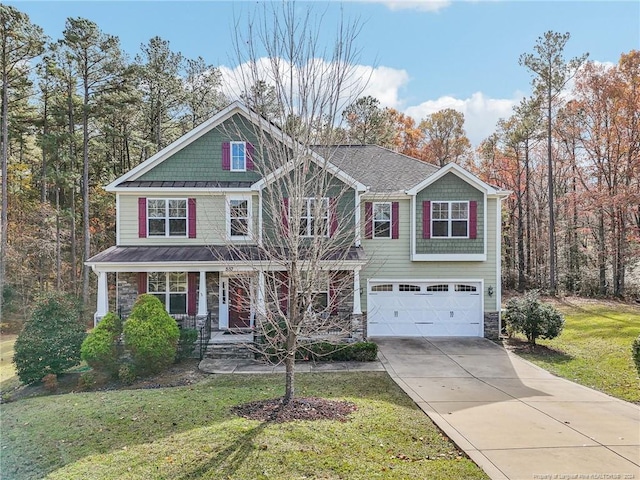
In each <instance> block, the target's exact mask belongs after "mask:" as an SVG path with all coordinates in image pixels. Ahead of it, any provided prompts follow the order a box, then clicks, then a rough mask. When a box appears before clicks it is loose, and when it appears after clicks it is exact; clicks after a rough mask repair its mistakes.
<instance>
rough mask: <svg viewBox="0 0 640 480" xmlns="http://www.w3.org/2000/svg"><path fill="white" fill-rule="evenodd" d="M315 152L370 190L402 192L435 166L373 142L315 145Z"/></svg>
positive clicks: (434, 168) (433, 171)
mask: <svg viewBox="0 0 640 480" xmlns="http://www.w3.org/2000/svg"><path fill="white" fill-rule="evenodd" d="M315 151H316V152H317V153H318V154H320V155H322V156H323V157H325V158H326V159H327V160H328V161H329V162H331V163H332V164H334V165H335V166H336V167H338V168H340V169H341V170H343V171H344V172H345V173H347V174H348V175H350V176H351V177H353V178H354V179H355V180H357V181H359V182H360V183H362V184H364V185H367V186H368V187H370V188H371V192H374V193H376V192H379V193H392V192H404V191H405V190H408V189H410V188H412V187H414V186H416V185H417V184H418V183H420V182H422V181H423V180H424V179H425V178H427V177H429V176H431V175H433V174H434V173H435V172H436V171H438V169H439V168H438V167H436V166H435V165H432V164H430V163H426V162H423V161H421V160H418V159H415V158H412V157H408V156H406V155H403V154H401V153H396V152H393V151H391V150H389V149H387V148H383V147H378V146H376V145H340V146H335V147H318V148H315Z"/></svg>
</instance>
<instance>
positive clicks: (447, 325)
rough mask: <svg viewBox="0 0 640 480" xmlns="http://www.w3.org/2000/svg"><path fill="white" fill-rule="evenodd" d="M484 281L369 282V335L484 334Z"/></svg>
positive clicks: (458, 335) (432, 335)
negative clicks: (482, 298)
mask: <svg viewBox="0 0 640 480" xmlns="http://www.w3.org/2000/svg"><path fill="white" fill-rule="evenodd" d="M481 293H482V289H481V284H480V283H475V282H412V281H409V280H407V281H401V282H382V281H371V282H369V291H368V292H367V294H368V297H367V323H368V332H367V334H368V335H369V336H372V337H375V336H431V337H438V336H451V337H481V336H483V332H482V302H481V296H480V295H481Z"/></svg>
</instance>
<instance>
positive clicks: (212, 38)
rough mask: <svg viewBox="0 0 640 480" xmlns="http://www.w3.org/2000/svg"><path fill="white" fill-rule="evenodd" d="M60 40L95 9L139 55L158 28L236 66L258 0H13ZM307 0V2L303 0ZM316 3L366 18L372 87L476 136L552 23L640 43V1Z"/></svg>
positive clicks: (605, 49) (329, 20) (508, 99)
mask: <svg viewBox="0 0 640 480" xmlns="http://www.w3.org/2000/svg"><path fill="white" fill-rule="evenodd" d="M4 3H5V4H10V5H13V6H15V7H17V8H18V9H19V10H21V11H23V12H25V13H27V14H28V15H29V16H30V18H31V21H32V22H33V23H36V24H37V25H40V26H41V27H42V28H43V29H44V30H45V33H46V34H47V35H49V36H50V37H51V38H53V39H58V38H60V37H61V35H62V31H63V29H64V23H65V20H66V18H67V17H83V18H88V19H90V20H92V21H94V22H96V23H97V24H98V26H99V27H100V28H101V29H102V31H104V32H105V33H109V34H112V35H116V36H118V37H119V38H120V41H121V45H122V47H123V49H124V50H125V51H126V52H128V53H129V55H130V56H131V57H133V56H135V54H136V53H138V51H139V47H140V44H141V43H146V42H148V41H149V39H150V38H151V37H153V36H156V35H158V36H160V37H162V38H163V39H165V40H168V41H169V42H170V45H171V48H172V49H173V50H174V51H180V52H181V53H182V54H183V55H185V56H187V57H190V58H195V57H197V56H202V57H203V58H204V59H205V60H206V61H207V62H208V63H211V64H213V65H216V66H221V67H227V68H232V67H234V66H235V65H233V62H232V60H231V59H232V58H233V51H232V42H231V39H230V37H231V29H232V26H233V20H234V18H235V19H238V18H240V19H241V18H245V17H246V13H247V12H249V11H253V9H254V7H255V6H256V4H257V3H259V2H255V1H254V2H222V1H200V2H189V1H181V2H175V1H144V2H134V1H100V2H98V1H94V2H90V1H84V2H70V1H46V2H36V1H6V2H4ZM300 3H301V4H302V5H303V6H304V5H306V4H305V3H304V2H300ZM307 3H308V4H311V3H313V7H314V9H316V11H322V12H325V17H324V20H323V25H326V26H327V28H332V27H333V26H334V25H335V24H336V22H337V20H338V18H339V15H340V9H342V10H343V11H344V15H345V16H346V17H347V18H356V17H357V18H359V20H360V22H361V23H362V31H361V33H360V35H359V37H358V39H357V42H356V43H357V45H358V46H359V47H360V49H361V54H360V58H359V62H358V63H359V64H360V65H362V66H363V67H366V69H367V70H366V71H369V72H371V73H372V80H371V82H370V84H369V87H368V90H367V92H366V93H369V94H372V95H374V96H376V97H377V98H378V99H379V100H380V101H381V103H382V104H383V106H389V107H394V108H396V109H398V110H401V111H403V112H405V113H407V114H409V115H411V116H412V117H414V118H415V119H416V120H418V121H419V120H420V119H421V118H423V117H424V116H426V115H428V114H429V113H432V112H434V111H437V110H439V109H441V108H448V107H451V108H455V109H457V110H460V111H462V112H463V113H464V114H465V117H466V120H467V121H466V124H465V127H466V129H467V133H468V135H469V137H470V139H471V140H472V143H474V144H478V143H479V142H480V141H481V140H482V139H483V138H485V137H486V136H488V135H489V134H491V133H492V132H493V131H494V127H495V122H496V121H497V120H498V119H499V118H500V117H506V116H509V115H510V112H511V108H512V106H513V105H514V104H516V103H517V102H518V101H519V100H520V99H521V98H522V97H523V96H524V95H527V94H528V93H529V92H530V79H531V77H530V74H529V73H528V72H527V70H526V69H525V68H524V67H521V66H519V65H518V57H519V56H520V54H522V53H528V52H532V51H533V47H534V45H535V41H536V39H537V38H538V37H539V36H541V35H542V34H543V33H544V32H546V31H548V30H554V31H558V32H563V33H564V32H569V33H570V34H571V39H570V40H569V43H568V45H567V47H566V50H565V54H566V57H567V58H570V57H573V56H577V55H580V54H582V53H585V52H588V53H589V58H590V59H591V60H595V61H598V62H608V63H616V62H617V61H618V59H619V58H620V55H621V54H622V53H626V52H629V51H630V50H633V49H640V2H638V1H601V2H595V1H551V2H546V1H500V0H497V1H496V0H494V1H465V0H458V1H448V0H432V1H375V0H372V1H367V0H361V1H347V2H343V3H338V2H332V3H330V4H326V3H320V2H307Z"/></svg>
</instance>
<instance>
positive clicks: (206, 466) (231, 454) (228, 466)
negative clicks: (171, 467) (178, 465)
mask: <svg viewBox="0 0 640 480" xmlns="http://www.w3.org/2000/svg"><path fill="white" fill-rule="evenodd" d="M267 423H268V422H262V423H261V424H260V425H258V426H256V427H255V428H252V429H250V430H249V431H247V432H246V433H245V434H243V435H241V436H240V437H238V438H237V439H236V440H235V441H233V442H231V443H230V444H229V446H228V447H227V448H225V449H224V450H222V451H220V452H219V453H218V454H217V455H215V456H214V457H212V458H211V459H210V460H208V461H206V462H204V463H202V464H200V465H198V466H196V467H195V468H193V469H192V470H187V471H184V472H183V473H182V475H180V476H176V477H174V478H175V479H176V480H183V479H184V480H186V479H191V478H203V477H204V476H205V475H206V474H208V473H210V472H215V473H216V478H229V477H230V476H232V475H233V474H234V473H235V472H236V471H237V470H238V469H239V468H240V467H241V466H242V464H243V463H244V462H246V461H247V459H248V458H249V455H250V454H251V453H252V452H253V451H254V450H256V449H257V448H259V447H256V446H255V445H254V441H255V439H256V438H257V437H258V436H259V435H260V434H261V433H262V431H263V430H264V429H265V427H266V426H267Z"/></svg>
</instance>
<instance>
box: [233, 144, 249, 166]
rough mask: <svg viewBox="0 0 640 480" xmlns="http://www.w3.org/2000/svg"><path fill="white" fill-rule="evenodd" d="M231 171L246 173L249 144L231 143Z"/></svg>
mask: <svg viewBox="0 0 640 480" xmlns="http://www.w3.org/2000/svg"><path fill="white" fill-rule="evenodd" d="M230 150H231V152H230V155H231V158H230V168H229V169H230V170H231V171H232V172H245V171H246V170H247V142H230Z"/></svg>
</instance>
